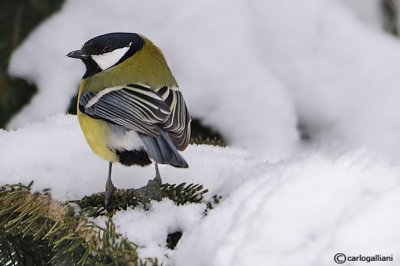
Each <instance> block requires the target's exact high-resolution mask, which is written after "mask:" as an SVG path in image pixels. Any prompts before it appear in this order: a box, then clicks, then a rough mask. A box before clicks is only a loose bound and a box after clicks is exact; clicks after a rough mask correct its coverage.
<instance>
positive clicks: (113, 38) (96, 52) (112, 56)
mask: <svg viewBox="0 0 400 266" xmlns="http://www.w3.org/2000/svg"><path fill="white" fill-rule="evenodd" d="M143 45H144V40H143V38H142V37H141V36H140V35H139V34H136V33H125V32H114V33H107V34H104V35H100V36H97V37H95V38H93V39H90V40H89V41H87V42H86V43H85V44H84V45H83V46H82V49H80V50H76V51H73V52H70V53H69V54H67V56H68V57H72V58H79V59H81V60H82V61H83V63H85V66H86V73H85V75H84V76H83V78H87V77H89V76H91V75H94V74H96V73H98V72H101V71H103V70H105V69H107V68H110V67H112V66H115V65H118V64H119V63H121V62H123V61H124V60H125V59H127V58H129V57H131V56H132V55H134V54H135V53H136V52H137V51H139V50H140V49H142V48H143Z"/></svg>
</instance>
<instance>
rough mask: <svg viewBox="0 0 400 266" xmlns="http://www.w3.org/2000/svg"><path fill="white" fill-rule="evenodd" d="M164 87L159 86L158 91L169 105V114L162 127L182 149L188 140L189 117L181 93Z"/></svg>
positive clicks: (179, 148)
mask: <svg viewBox="0 0 400 266" xmlns="http://www.w3.org/2000/svg"><path fill="white" fill-rule="evenodd" d="M164 88H165V87H164ZM164 88H161V89H160V90H159V92H162V94H161V95H162V97H163V100H164V101H165V103H166V104H167V105H169V106H170V108H171V115H170V116H169V117H168V119H167V121H165V122H164V123H163V129H164V130H165V131H167V132H168V133H169V135H170V137H171V140H172V142H173V143H174V144H175V146H176V147H177V148H178V150H181V151H182V150H184V149H185V148H186V147H187V145H188V144H189V141H190V122H191V117H190V115H189V112H188V109H187V106H186V103H185V100H184V99H183V96H182V93H181V92H180V91H178V90H172V89H166V90H165V89H164ZM163 89H164V91H163Z"/></svg>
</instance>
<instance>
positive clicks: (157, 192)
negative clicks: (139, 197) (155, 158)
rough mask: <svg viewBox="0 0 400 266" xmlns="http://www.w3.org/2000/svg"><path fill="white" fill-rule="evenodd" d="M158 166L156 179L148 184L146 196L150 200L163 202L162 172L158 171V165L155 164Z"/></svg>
mask: <svg viewBox="0 0 400 266" xmlns="http://www.w3.org/2000/svg"><path fill="white" fill-rule="evenodd" d="M155 166H156V177H155V178H154V179H153V180H150V181H149V182H147V186H146V195H147V196H148V197H150V198H153V199H156V200H161V198H162V195H161V184H162V180H161V176H160V171H159V170H158V164H157V163H156V164H155Z"/></svg>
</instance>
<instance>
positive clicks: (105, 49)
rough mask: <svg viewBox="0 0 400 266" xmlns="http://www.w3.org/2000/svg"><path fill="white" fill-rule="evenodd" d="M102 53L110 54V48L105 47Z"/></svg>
mask: <svg viewBox="0 0 400 266" xmlns="http://www.w3.org/2000/svg"><path fill="white" fill-rule="evenodd" d="M102 51H103V52H105V53H108V52H110V47H108V46H105V47H104V48H103V50H102Z"/></svg>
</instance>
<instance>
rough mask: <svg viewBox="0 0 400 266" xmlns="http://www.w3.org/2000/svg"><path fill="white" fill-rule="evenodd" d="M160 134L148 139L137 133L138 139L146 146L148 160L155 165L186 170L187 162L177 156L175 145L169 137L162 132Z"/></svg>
mask: <svg viewBox="0 0 400 266" xmlns="http://www.w3.org/2000/svg"><path fill="white" fill-rule="evenodd" d="M160 132H161V134H160V136H158V137H150V136H147V135H144V134H140V133H139V136H140V138H141V139H142V141H143V143H144V144H145V145H146V149H147V153H148V154H149V156H150V158H152V159H153V160H154V161H155V162H157V163H161V164H170V165H172V166H175V167H180V168H187V167H188V164H187V162H186V161H185V159H183V157H182V156H181V155H180V154H179V152H178V150H177V149H176V147H175V145H174V144H173V143H172V141H171V139H170V138H169V135H168V134H167V133H166V132H165V131H163V130H161V131H160Z"/></svg>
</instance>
